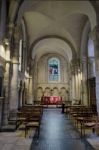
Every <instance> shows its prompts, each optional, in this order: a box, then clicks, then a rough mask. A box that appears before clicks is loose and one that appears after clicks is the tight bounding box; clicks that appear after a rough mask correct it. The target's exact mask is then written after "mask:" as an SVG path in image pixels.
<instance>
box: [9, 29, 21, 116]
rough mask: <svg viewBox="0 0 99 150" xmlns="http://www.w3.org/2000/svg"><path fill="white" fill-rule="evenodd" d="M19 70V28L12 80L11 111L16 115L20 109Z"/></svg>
mask: <svg viewBox="0 0 99 150" xmlns="http://www.w3.org/2000/svg"><path fill="white" fill-rule="evenodd" d="M18 69H19V28H18V27H15V30H14V51H13V73H12V80H11V96H10V111H11V113H16V111H17V109H18V71H19V70H18Z"/></svg>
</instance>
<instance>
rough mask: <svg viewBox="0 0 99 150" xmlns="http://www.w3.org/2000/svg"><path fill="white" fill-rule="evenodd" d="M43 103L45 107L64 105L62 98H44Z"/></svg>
mask: <svg viewBox="0 0 99 150" xmlns="http://www.w3.org/2000/svg"><path fill="white" fill-rule="evenodd" d="M42 103H43V104H45V105H51V104H52V105H58V104H62V97H61V96H44V97H43V98H42Z"/></svg>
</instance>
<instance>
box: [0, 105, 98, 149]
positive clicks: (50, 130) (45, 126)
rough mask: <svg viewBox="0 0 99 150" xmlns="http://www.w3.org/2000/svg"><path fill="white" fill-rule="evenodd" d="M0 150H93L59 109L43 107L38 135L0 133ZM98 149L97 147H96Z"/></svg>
mask: <svg viewBox="0 0 99 150" xmlns="http://www.w3.org/2000/svg"><path fill="white" fill-rule="evenodd" d="M31 135H33V134H31ZM0 150H93V148H92V147H91V146H90V145H89V144H88V142H87V141H85V140H84V139H81V138H80V136H79V133H78V132H77V131H76V130H75V128H74V127H73V125H72V123H71V122H70V120H68V118H67V117H66V115H64V114H62V113H61V109H55V108H52V109H45V110H44V114H43V117H42V123H41V130H40V137H39V139H37V138H36V137H34V138H32V137H31V136H30V133H29V135H28V136H27V138H25V137H24V132H23V131H17V132H12V133H7V132H6V133H3V132H1V133H0ZM97 150H99V149H97Z"/></svg>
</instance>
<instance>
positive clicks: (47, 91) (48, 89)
mask: <svg viewBox="0 0 99 150" xmlns="http://www.w3.org/2000/svg"><path fill="white" fill-rule="evenodd" d="M44 96H51V89H50V87H45V90H44Z"/></svg>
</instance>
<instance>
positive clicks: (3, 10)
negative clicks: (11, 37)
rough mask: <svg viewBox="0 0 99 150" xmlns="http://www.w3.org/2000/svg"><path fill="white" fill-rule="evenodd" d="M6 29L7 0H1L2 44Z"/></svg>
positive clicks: (0, 41) (0, 33)
mask: <svg viewBox="0 0 99 150" xmlns="http://www.w3.org/2000/svg"><path fill="white" fill-rule="evenodd" d="M5 29H6V0H1V12H0V44H1V43H2V42H3V39H4V36H5Z"/></svg>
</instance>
